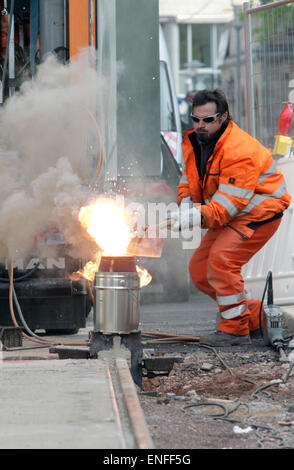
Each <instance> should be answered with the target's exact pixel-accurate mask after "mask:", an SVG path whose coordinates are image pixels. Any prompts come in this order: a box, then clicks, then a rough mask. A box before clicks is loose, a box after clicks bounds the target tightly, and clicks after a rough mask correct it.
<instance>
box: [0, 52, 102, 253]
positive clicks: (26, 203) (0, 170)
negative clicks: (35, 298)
mask: <svg viewBox="0 0 294 470" xmlns="http://www.w3.org/2000/svg"><path fill="white" fill-rule="evenodd" d="M86 55H87V54H86V51H84V53H82V54H81V55H80V57H79V60H76V61H75V62H74V63H72V64H69V65H63V64H61V63H59V62H58V61H57V59H56V58H55V57H54V56H49V57H48V58H47V60H46V61H45V62H44V63H43V64H41V65H40V66H39V70H38V72H37V74H36V76H35V77H34V79H33V80H31V81H28V82H25V83H24V84H23V85H22V87H21V89H20V91H19V93H16V94H15V95H14V96H13V97H11V98H9V99H8V100H7V101H6V103H5V105H4V106H3V108H2V109H1V112H0V221H1V224H0V261H4V259H5V258H10V259H11V258H12V259H13V258H15V257H16V256H20V255H23V256H27V255H28V254H29V252H30V250H31V249H32V241H33V239H34V237H35V236H36V235H38V233H40V232H42V231H43V230H46V229H47V228H49V227H50V226H54V227H57V228H58V229H60V230H62V232H63V233H64V235H65V237H66V238H67V240H68V241H69V242H70V243H71V244H72V253H71V254H74V252H75V247H76V248H77V250H76V255H77V256H80V255H81V254H85V253H83V243H84V246H85V250H86V251H87V249H88V246H87V240H86V238H85V240H84V237H86V235H84V233H83V232H82V231H81V228H80V226H79V223H78V221H77V213H78V210H79V207H81V205H82V204H84V203H85V201H86V199H87V197H88V195H89V187H87V185H86V184H82V183H83V180H84V181H86V180H87V178H88V176H89V174H90V173H91V168H92V172H95V165H97V163H98V157H97V156H98V155H99V151H100V150H101V141H100V142H99V139H98V131H99V126H98V127H97V124H96V123H95V120H94V119H93V116H94V115H96V108H97V107H98V108H99V102H98V101H99V96H101V90H102V94H103V90H104V88H105V81H104V80H103V79H102V78H101V77H98V75H97V73H96V72H95V71H94V69H93V68H90V67H88V66H86V65H85V57H86ZM99 145H100V148H99ZM89 147H91V150H89ZM92 158H94V159H95V158H96V160H95V161H94V160H93V161H92ZM93 162H94V163H93ZM81 242H83V243H82V244H81Z"/></svg>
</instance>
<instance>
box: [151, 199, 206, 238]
mask: <svg viewBox="0 0 294 470" xmlns="http://www.w3.org/2000/svg"><path fill="white" fill-rule="evenodd" d="M197 225H198V226H199V227H200V225H201V212H200V210H199V209H197V208H196V207H194V206H193V205H190V204H187V203H186V204H181V205H180V207H179V209H178V210H177V211H174V212H171V213H170V214H169V215H168V216H167V218H166V219H165V220H164V221H163V222H161V224H160V225H159V228H160V229H164V228H167V229H169V230H172V231H175V232H176V231H180V230H185V229H188V228H190V229H191V228H192V227H195V226H197Z"/></svg>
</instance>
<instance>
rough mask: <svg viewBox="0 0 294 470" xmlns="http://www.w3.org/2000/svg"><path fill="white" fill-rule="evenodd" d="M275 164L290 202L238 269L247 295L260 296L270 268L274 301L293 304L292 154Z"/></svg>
mask: <svg viewBox="0 0 294 470" xmlns="http://www.w3.org/2000/svg"><path fill="white" fill-rule="evenodd" d="M277 165H278V167H279V168H280V170H281V171H282V173H283V175H284V177H285V180H286V183H287V189H288V192H289V193H290V194H291V196H292V200H291V204H290V207H289V209H288V210H287V211H286V212H285V213H284V216H283V218H282V222H281V225H280V227H279V229H278V231H277V232H276V233H275V235H274V236H273V237H272V238H271V240H270V241H269V242H268V243H267V244H266V245H265V246H264V248H263V249H262V250H260V251H259V252H258V253H257V254H256V255H255V256H254V257H253V258H252V259H251V260H250V261H249V263H248V264H247V265H246V266H244V268H243V271H242V272H243V276H244V280H245V288H246V290H247V292H248V297H249V298H250V297H251V298H254V299H261V297H262V293H263V289H264V286H265V282H266V276H267V273H268V271H272V273H273V290H274V303H275V304H277V305H294V158H282V159H280V160H278V162H277Z"/></svg>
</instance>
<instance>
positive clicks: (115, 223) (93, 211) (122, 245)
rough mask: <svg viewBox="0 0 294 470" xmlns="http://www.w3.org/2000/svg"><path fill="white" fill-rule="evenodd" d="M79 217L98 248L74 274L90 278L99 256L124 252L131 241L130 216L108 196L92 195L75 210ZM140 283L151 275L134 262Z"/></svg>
mask: <svg viewBox="0 0 294 470" xmlns="http://www.w3.org/2000/svg"><path fill="white" fill-rule="evenodd" d="M79 221H80V222H81V224H82V226H83V227H84V228H85V229H86V230H87V232H88V234H89V235H90V236H91V237H92V238H93V239H94V240H95V241H96V243H97V245H98V246H99V248H100V249H101V250H102V252H101V253H100V254H98V255H97V256H96V260H95V261H88V263H87V264H86V265H85V266H84V268H83V269H82V270H80V271H77V273H76V274H78V275H80V276H83V277H84V278H86V279H88V280H89V281H94V279H95V273H96V272H97V271H98V269H99V264H100V259H101V256H124V255H126V253H127V248H128V245H129V243H130V241H131V238H132V237H131V229H130V223H131V220H130V219H129V216H128V215H127V214H126V212H125V211H124V208H123V206H121V205H120V204H119V202H118V201H116V200H114V199H109V198H99V199H96V201H94V202H93V203H92V204H89V205H88V206H84V207H82V208H81V210H80V212H79ZM136 270H137V274H138V276H139V278H140V287H145V286H147V285H148V284H149V283H150V282H151V280H152V276H151V274H149V272H148V271H147V269H145V268H142V267H140V266H136Z"/></svg>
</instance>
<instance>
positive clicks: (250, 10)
mask: <svg viewBox="0 0 294 470" xmlns="http://www.w3.org/2000/svg"><path fill="white" fill-rule="evenodd" d="M291 3H294V0H281V1H279V2H273V3H270V4H268V5H261V6H259V7H255V8H248V9H246V12H245V14H246V15H249V14H250V13H258V12H259V11H264V10H270V9H271V8H277V7H280V6H282V5H288V4H291Z"/></svg>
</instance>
